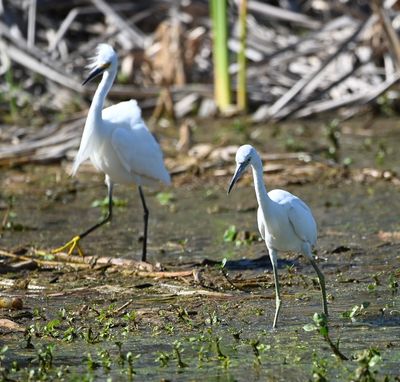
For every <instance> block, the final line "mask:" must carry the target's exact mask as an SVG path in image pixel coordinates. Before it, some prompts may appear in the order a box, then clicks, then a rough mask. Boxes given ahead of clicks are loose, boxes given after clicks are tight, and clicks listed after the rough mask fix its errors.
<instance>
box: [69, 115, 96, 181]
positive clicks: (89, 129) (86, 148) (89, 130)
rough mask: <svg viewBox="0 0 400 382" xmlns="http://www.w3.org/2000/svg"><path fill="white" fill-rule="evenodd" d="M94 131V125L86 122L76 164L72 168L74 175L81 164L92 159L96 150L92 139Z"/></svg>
mask: <svg viewBox="0 0 400 382" xmlns="http://www.w3.org/2000/svg"><path fill="white" fill-rule="evenodd" d="M93 131H94V125H92V124H91V123H90V122H89V121H86V123H85V127H84V129H83V134H82V138H81V143H80V145H79V150H78V154H76V157H75V160H74V164H73V166H72V175H75V174H76V172H77V171H78V168H79V166H80V165H81V163H82V162H84V161H85V160H86V159H88V158H89V157H90V155H91V153H92V151H93V149H94V139H93V137H92V135H93Z"/></svg>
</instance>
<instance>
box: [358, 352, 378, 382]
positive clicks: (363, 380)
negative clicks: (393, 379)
mask: <svg viewBox="0 0 400 382" xmlns="http://www.w3.org/2000/svg"><path fill="white" fill-rule="evenodd" d="M355 360H356V362H357V363H358V367H357V369H356V370H355V373H354V377H353V378H352V381H354V382H375V381H377V379H376V374H377V373H378V370H377V365H378V364H380V363H381V362H382V357H381V355H380V352H379V351H378V350H377V349H374V348H371V349H366V350H362V351H359V352H358V353H357V354H356V356H355ZM385 380H386V379H385Z"/></svg>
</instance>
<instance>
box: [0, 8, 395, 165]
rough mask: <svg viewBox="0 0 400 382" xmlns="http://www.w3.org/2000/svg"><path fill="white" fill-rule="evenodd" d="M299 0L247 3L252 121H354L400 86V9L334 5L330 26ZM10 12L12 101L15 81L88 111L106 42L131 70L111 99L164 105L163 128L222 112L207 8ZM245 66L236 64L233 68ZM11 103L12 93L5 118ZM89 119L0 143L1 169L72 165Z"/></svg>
mask: <svg viewBox="0 0 400 382" xmlns="http://www.w3.org/2000/svg"><path fill="white" fill-rule="evenodd" d="M295 3H296V5H295V7H296V10H293V6H294V5H293V4H292V2H280V4H281V5H280V7H278V6H275V5H271V4H267V3H266V2H262V1H258V0H248V2H247V4H248V15H247V32H248V33H247V50H246V56H247V59H248V72H247V79H248V83H247V87H248V96H249V107H250V109H253V110H256V111H255V113H254V114H253V115H252V119H253V121H255V122H263V121H269V120H282V119H285V118H306V117H311V116H315V115H318V114H321V113H329V112H333V111H335V112H337V111H338V113H339V116H340V117H343V118H345V119H348V118H351V117H353V116H354V115H356V114H357V113H359V112H360V110H365V108H364V107H365V105H368V104H370V103H373V102H375V100H376V99H377V97H379V96H380V95H381V94H383V93H384V92H386V91H387V90H388V89H390V87H391V86H393V85H394V84H396V82H397V81H398V79H399V74H398V73H399V68H400V40H399V37H398V33H397V30H398V28H397V25H396V24H398V20H399V16H400V10H399V7H398V6H397V5H396V2H395V1H385V2H381V1H373V2H370V3H371V4H365V3H363V4H361V2H341V1H339V0H335V1H331V2H325V3H324V9H325V11H324V21H323V22H322V21H320V20H321V19H322V18H321V17H318V15H321V12H322V11H321V9H320V5H321V2H318V1H312V2H295ZM238 4H239V0H235V1H233V2H230V7H232V8H231V10H232V12H230V14H232V15H235V12H237V6H238ZM1 11H2V14H3V16H4V17H2V20H0V73H2V74H3V73H5V72H7V70H8V69H7V68H9V67H10V61H11V62H13V64H14V65H15V66H16V68H18V70H13V71H12V72H13V76H14V75H15V76H16V77H15V78H13V81H11V82H10V80H3V78H5V76H4V75H3V76H2V80H1V81H0V91H1V92H2V94H5V95H9V94H11V93H13V91H15V89H14V87H15V86H14V85H13V83H12V82H15V83H17V84H18V86H19V87H20V89H18V94H19V95H20V96H21V95H23V96H24V97H29V102H28V103H29V104H32V105H33V107H32V108H33V109H34V110H38V109H40V108H41V107H44V106H46V107H50V106H49V103H52V105H51V108H52V110H53V111H58V112H59V111H62V112H64V110H63V108H64V107H65V105H66V104H68V99H69V98H68V97H71V94H72V95H73V97H75V96H76V95H77V96H78V97H82V98H79V99H78V102H77V103H82V104H83V107H82V109H85V108H86V104H85V102H83V97H84V96H87V95H92V94H93V92H94V88H95V86H96V85H95V84H91V85H88V86H87V87H82V86H81V85H80V81H81V78H82V71H83V70H84V67H85V65H86V62H87V58H88V56H90V55H93V53H94V49H95V47H96V45H97V44H98V43H100V42H108V43H110V44H112V45H113V46H114V47H115V48H116V50H117V51H118V54H119V56H120V61H121V63H122V64H123V68H124V70H123V75H122V76H121V82H123V83H117V84H116V85H115V86H113V87H112V89H111V92H110V94H109V95H110V97H111V98H118V99H120V98H123V99H125V98H135V99H138V100H139V101H140V103H141V106H142V107H143V108H154V106H156V110H155V112H154V118H153V119H154V120H155V121H157V120H159V119H160V118H161V117H162V116H163V115H165V114H166V115H167V116H168V117H169V118H172V119H174V118H183V117H186V116H187V115H194V114H196V113H197V115H199V116H200V117H203V118H209V117H212V116H214V115H215V114H216V112H217V110H216V107H215V104H214V102H213V101H212V94H213V86H212V85H211V84H212V74H213V68H212V57H211V51H210V39H211V37H212V36H211V31H210V23H209V20H208V18H207V16H208V14H209V8H208V4H207V2H204V1H199V0H198V1H197V0H194V1H191V2H180V3H179V2H173V1H170V2H149V1H146V0H137V1H135V2H125V1H122V0H116V1H110V0H91V1H89V2H80V1H78V2H72V3H71V2H64V1H63V2H57V5H55V4H53V5H52V6H49V3H48V2H41V1H37V0H32V1H29V2H28V3H27V4H25V3H24V2H22V1H16V2H5V3H4V4H3V5H2V7H1ZM15 15H18V16H15ZM49 15H51V17H50V16H49ZM89 20H96V22H88V21H89ZM26 22H27V23H26ZM229 22H230V31H231V32H230V40H229V48H230V49H231V51H232V52H235V51H237V47H238V41H239V38H240V36H239V32H238V28H237V20H236V17H234V16H233V17H231V18H230V20H229ZM26 24H27V25H26ZM83 41H85V42H83ZM236 71H237V66H236V65H235V64H233V65H231V68H230V73H231V74H235V72H236ZM37 74H39V75H40V76H39V78H38V76H37ZM36 85H40V86H36ZM37 87H40V88H41V91H40V93H38V92H37ZM61 90H63V91H64V93H65V95H63V91H61ZM60 98H63V99H66V100H65V101H64V102H62V101H61V102H59V99H60ZM56 99H57V102H56V101H55V100H56ZM49 100H50V102H49ZM79 101H82V102H79ZM10 104H12V102H11V101H10V99H8V98H7V97H4V101H1V102H0V107H2V108H3V109H2V111H3V110H8V109H10V106H9V105H10ZM232 110H233V113H236V112H237V110H236V108H233V109H232ZM3 114H7V113H3ZM49 119H50V118H49ZM0 123H3V122H2V120H0ZM17 123H18V122H17ZM82 124H83V120H81V121H80V122H78V121H76V122H72V121H67V122H65V123H63V124H57V126H56V127H55V128H54V129H51V128H49V126H45V128H44V130H43V132H45V133H46V134H42V135H41V136H40V138H39V136H37V137H32V136H28V137H27V138H26V139H21V140H18V142H17V143H16V142H14V143H15V144H10V140H7V141H4V144H1V143H0V166H1V165H12V164H24V163H27V162H30V161H33V162H41V163H46V162H49V161H59V160H61V159H62V158H65V157H66V156H67V153H68V152H69V151H71V150H74V149H76V148H77V146H78V145H79V140H80V135H81V127H82ZM68 125H69V126H68ZM32 138H34V139H32ZM0 139H3V134H1V135H0ZM184 151H187V148H185V149H184ZM187 168H188V169H191V168H192V167H191V166H187Z"/></svg>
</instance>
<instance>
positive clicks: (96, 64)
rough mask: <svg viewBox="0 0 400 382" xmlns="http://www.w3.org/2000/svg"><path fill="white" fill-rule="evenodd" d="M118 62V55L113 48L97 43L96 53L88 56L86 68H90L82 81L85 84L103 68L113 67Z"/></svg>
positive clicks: (103, 69) (102, 70) (101, 71)
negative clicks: (90, 56)
mask: <svg viewBox="0 0 400 382" xmlns="http://www.w3.org/2000/svg"><path fill="white" fill-rule="evenodd" d="M117 64H118V57H117V54H116V53H115V51H114V49H113V48H112V47H111V46H110V45H108V44H99V45H97V48H96V55H95V56H94V57H92V58H90V63H89V64H88V65H87V68H88V69H90V73H89V76H88V77H87V78H86V80H85V81H84V82H83V84H82V85H85V84H86V83H88V82H89V81H90V80H92V79H93V78H95V77H97V76H98V75H99V74H101V73H103V72H104V71H105V70H107V69H110V68H112V67H113V68H114V67H116V66H117Z"/></svg>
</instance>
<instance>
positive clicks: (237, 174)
mask: <svg viewBox="0 0 400 382" xmlns="http://www.w3.org/2000/svg"><path fill="white" fill-rule="evenodd" d="M247 164H248V163H246V162H243V163H240V164H239V165H238V166H237V167H236V171H235V173H234V174H233V177H232V180H231V182H230V183H229V187H228V194H229V193H230V192H231V190H232V188H233V186H234V185H235V183H236V182H237V181H238V180H239V178H240V177H241V176H242V174H243V172H244V170H245V169H246V167H247Z"/></svg>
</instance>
